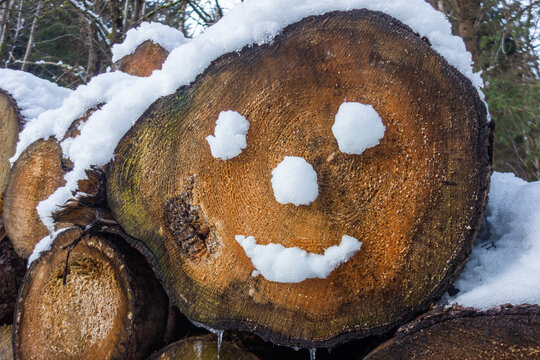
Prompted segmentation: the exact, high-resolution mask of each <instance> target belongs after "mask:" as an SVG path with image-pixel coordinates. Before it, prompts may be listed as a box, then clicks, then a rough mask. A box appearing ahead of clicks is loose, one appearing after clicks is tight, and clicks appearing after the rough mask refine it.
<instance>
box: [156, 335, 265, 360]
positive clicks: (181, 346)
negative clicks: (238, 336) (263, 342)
mask: <svg viewBox="0 0 540 360" xmlns="http://www.w3.org/2000/svg"><path fill="white" fill-rule="evenodd" d="M193 359H199V360H215V359H221V360H256V359H257V357H256V356H255V355H253V354H250V353H248V352H246V351H245V350H242V349H240V348H239V347H238V346H236V345H234V344H231V343H229V342H227V341H224V342H223V343H221V345H220V351H219V357H218V343H217V339H216V336H215V335H205V336H197V337H191V338H187V339H183V340H180V341H177V342H175V343H172V344H170V345H168V346H167V347H165V348H164V349H163V350H160V351H158V352H157V353H155V354H153V355H152V356H151V357H150V358H149V360H193Z"/></svg>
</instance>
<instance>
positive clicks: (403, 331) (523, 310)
mask: <svg viewBox="0 0 540 360" xmlns="http://www.w3.org/2000/svg"><path fill="white" fill-rule="evenodd" d="M497 315H524V316H529V315H536V316H540V306H538V305H532V304H522V305H512V304H503V305H499V306H496V307H493V308H491V309H488V310H479V309H475V308H471V307H462V306H460V305H452V306H451V307H448V308H443V307H439V306H437V307H435V308H433V309H432V310H430V311H428V312H427V313H425V314H423V315H421V316H419V317H418V318H416V319H415V320H413V321H412V322H410V323H408V324H405V325H403V326H401V327H400V328H399V329H398V330H397V332H396V335H395V338H394V339H395V340H401V339H403V338H405V337H407V336H408V335H411V334H413V333H415V332H418V331H421V330H423V329H426V328H429V327H431V326H433V325H436V324H440V323H442V322H445V321H451V320H455V319H461V318H465V317H480V316H497Z"/></svg>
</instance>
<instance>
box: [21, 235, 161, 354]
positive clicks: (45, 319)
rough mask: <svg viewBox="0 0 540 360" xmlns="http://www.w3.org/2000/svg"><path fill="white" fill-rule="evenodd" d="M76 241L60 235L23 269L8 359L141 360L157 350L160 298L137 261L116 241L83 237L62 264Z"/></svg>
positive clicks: (136, 256)
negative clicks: (10, 357)
mask: <svg viewBox="0 0 540 360" xmlns="http://www.w3.org/2000/svg"><path fill="white" fill-rule="evenodd" d="M81 235H82V232H81V231H80V230H75V229H73V230H67V231H66V232H63V233H62V234H60V235H59V236H58V237H57V238H56V239H55V241H54V244H53V246H52V249H51V250H50V251H49V252H47V253H45V254H42V256H41V258H40V259H38V260H37V261H36V262H34V263H32V265H31V266H30V268H29V269H28V272H27V274H26V276H25V278H24V282H23V286H22V288H21V292H20V295H19V298H18V300H17V308H16V313H15V319H16V321H15V324H14V342H13V345H14V346H13V348H14V351H15V358H16V359H75V358H78V359H85V358H86V359H90V358H92V359H142V358H144V357H145V356H147V355H149V354H150V353H151V352H152V351H155V350H156V349H158V348H159V347H161V346H163V335H164V332H165V326H166V321H167V303H168V302H167V297H166V294H165V292H164V291H163V289H162V288H161V286H160V285H159V283H158V282H157V280H156V279H155V278H154V276H153V274H152V270H151V268H150V267H149V265H148V264H147V263H146V262H145V260H144V258H143V257H142V256H141V255H140V254H138V253H137V252H136V251H135V250H134V249H133V248H131V247H130V246H129V245H127V244H126V243H124V242H123V241H122V239H120V238H118V237H112V236H110V235H106V234H97V233H94V234H92V233H91V232H89V233H88V234H87V235H85V236H83V238H82V241H81V242H80V243H78V244H77V245H75V246H74V247H73V248H72V251H71V253H70V256H69V257H68V258H66V256H67V254H68V250H67V249H65V247H66V246H67V247H68V248H69V246H70V244H73V241H75V240H76V239H77V238H78V237H79V236H81ZM68 260H69V261H68ZM66 264H67V265H66ZM64 279H65V283H64Z"/></svg>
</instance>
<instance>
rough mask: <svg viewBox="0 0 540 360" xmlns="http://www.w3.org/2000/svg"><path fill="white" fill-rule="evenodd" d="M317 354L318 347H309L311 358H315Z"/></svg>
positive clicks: (312, 359) (311, 359) (313, 359)
mask: <svg viewBox="0 0 540 360" xmlns="http://www.w3.org/2000/svg"><path fill="white" fill-rule="evenodd" d="M316 355H317V348H311V349H309V359H310V360H315V356H316Z"/></svg>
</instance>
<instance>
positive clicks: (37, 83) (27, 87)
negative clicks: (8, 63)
mask: <svg viewBox="0 0 540 360" xmlns="http://www.w3.org/2000/svg"><path fill="white" fill-rule="evenodd" d="M0 89H3V90H5V91H7V92H8V93H9V94H10V95H11V96H12V97H13V98H14V99H15V101H16V102H17V106H18V107H19V108H20V109H21V114H22V116H23V118H24V120H25V121H26V122H29V121H31V120H32V119H34V118H37V117H38V116H39V115H40V114H41V113H43V112H45V111H47V110H50V109H56V108H58V107H60V106H62V102H63V101H64V99H65V98H66V97H67V96H68V95H69V94H70V93H71V90H70V89H66V88H63V87H61V86H58V85H56V84H55V83H52V82H50V81H47V80H44V79H41V78H38V77H37V76H34V75H32V74H30V73H27V72H24V71H19V70H11V69H0Z"/></svg>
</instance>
